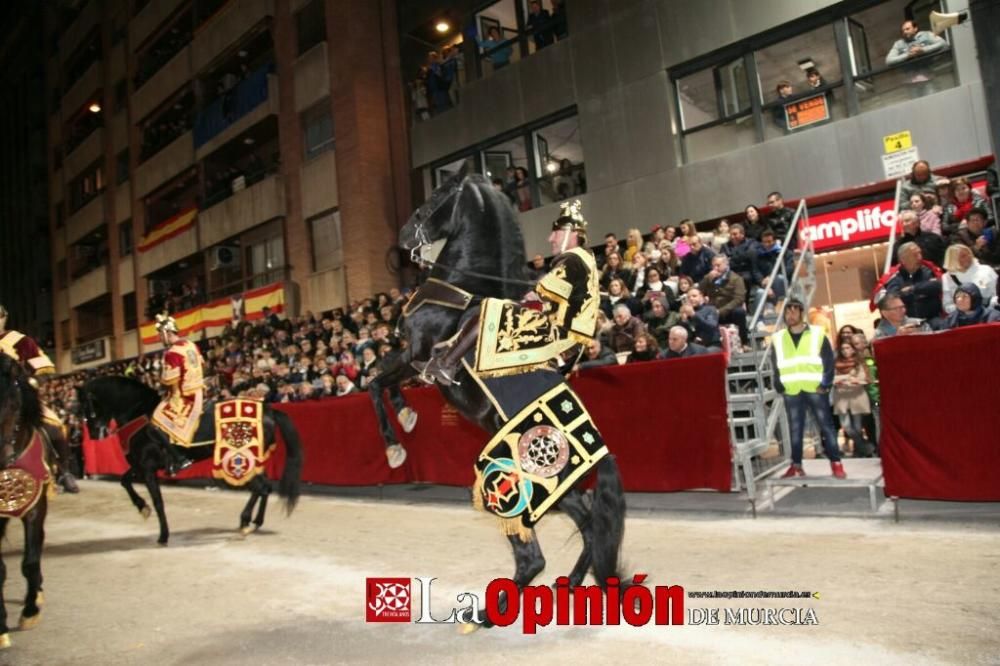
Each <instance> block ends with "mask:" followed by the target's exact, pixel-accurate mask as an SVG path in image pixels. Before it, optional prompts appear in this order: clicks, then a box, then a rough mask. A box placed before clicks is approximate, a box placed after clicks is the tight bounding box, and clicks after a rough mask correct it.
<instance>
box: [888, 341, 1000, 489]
mask: <svg viewBox="0 0 1000 666" xmlns="http://www.w3.org/2000/svg"><path fill="white" fill-rule="evenodd" d="M874 348H875V361H876V363H877V364H878V375H879V383H880V386H881V392H882V395H881V418H882V434H881V438H880V447H881V452H882V470H883V474H884V476H885V492H886V494H887V495H889V496H893V497H907V498H911V499H932V500H962V501H970V502H983V501H987V502H995V501H1000V482H998V481H997V470H998V469H1000V446H998V444H1000V434H998V433H1000V430H998V428H997V423H996V418H995V415H996V403H997V394H996V387H997V378H998V377H1000V324H988V325H984V326H970V327H967V328H960V329H956V330H953V331H947V332H944V333H937V334H934V335H912V336H902V337H894V338H888V339H885V340H878V341H876V342H875V347H874Z"/></svg>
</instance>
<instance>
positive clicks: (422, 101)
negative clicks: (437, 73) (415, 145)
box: [410, 65, 431, 120]
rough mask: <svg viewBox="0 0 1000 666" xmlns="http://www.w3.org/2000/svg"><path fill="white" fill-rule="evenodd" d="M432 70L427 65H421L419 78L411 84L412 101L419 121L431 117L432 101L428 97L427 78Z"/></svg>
mask: <svg viewBox="0 0 1000 666" xmlns="http://www.w3.org/2000/svg"><path fill="white" fill-rule="evenodd" d="M428 76H430V70H428V69H427V65H421V66H420V69H419V70H417V78H416V79H414V81H413V83H412V84H410V86H411V88H410V99H411V100H413V112H414V113H415V114H416V116H417V119H418V120H427V119H428V118H430V117H431V108H430V101H429V100H428V95H427V77H428Z"/></svg>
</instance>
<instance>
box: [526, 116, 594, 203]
mask: <svg viewBox="0 0 1000 666" xmlns="http://www.w3.org/2000/svg"><path fill="white" fill-rule="evenodd" d="M532 140H533V142H534V149H535V155H534V157H535V173H537V174H539V178H538V194H539V199H540V201H539V203H540V205H542V206H545V205H547V204H550V203H553V202H555V201H562V200H564V199H569V198H572V197H575V196H579V195H581V194H585V193H586V192H587V172H586V169H585V167H584V160H583V143H582V141H581V140H580V119H579V118H578V117H577V116H573V117H571V118H566V119H564V120H560V121H558V122H555V123H552V124H551V125H547V126H545V127H543V128H541V129H538V130H535V131H534V132H533V133H532Z"/></svg>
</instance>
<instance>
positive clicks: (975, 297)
mask: <svg viewBox="0 0 1000 666" xmlns="http://www.w3.org/2000/svg"><path fill="white" fill-rule="evenodd" d="M954 302H955V311H954V312H952V313H951V314H949V315H948V317H947V318H946V319H945V320H944V323H943V324H942V325H941V329H942V330H949V329H952V328H961V327H962V326H974V325H976V324H993V323H996V322H1000V311H998V310H996V308H993V307H990V306H989V305H988V304H985V303H983V294H982V292H980V291H979V287H977V286H976V285H974V284H972V283H971V282H969V283H966V284H963V285H962V286H960V287H959V288H958V289H956V290H955V296H954Z"/></svg>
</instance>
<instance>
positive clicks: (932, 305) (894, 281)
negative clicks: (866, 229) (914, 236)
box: [885, 243, 941, 321]
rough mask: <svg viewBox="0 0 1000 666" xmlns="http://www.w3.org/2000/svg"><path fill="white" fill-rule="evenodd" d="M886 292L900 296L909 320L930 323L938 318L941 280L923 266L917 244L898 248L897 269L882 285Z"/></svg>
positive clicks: (907, 244) (905, 244)
mask: <svg viewBox="0 0 1000 666" xmlns="http://www.w3.org/2000/svg"><path fill="white" fill-rule="evenodd" d="M885 291H886V292H887V293H892V292H899V296H900V298H902V299H903V304H904V305H906V314H907V316H909V317H914V318H916V319H923V320H925V321H930V320H932V319H937V318H938V317H940V316H941V280H939V279H938V278H937V276H935V275H934V271H932V270H931V269H930V267H928V266H927V265H926V264H925V263H923V253H922V252H921V250H920V246H919V245H917V244H916V243H903V244H902V245H901V246H899V269H898V270H897V271H896V274H895V275H893V276H892V277H891V278H889V281H888V282H886V283H885Z"/></svg>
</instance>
